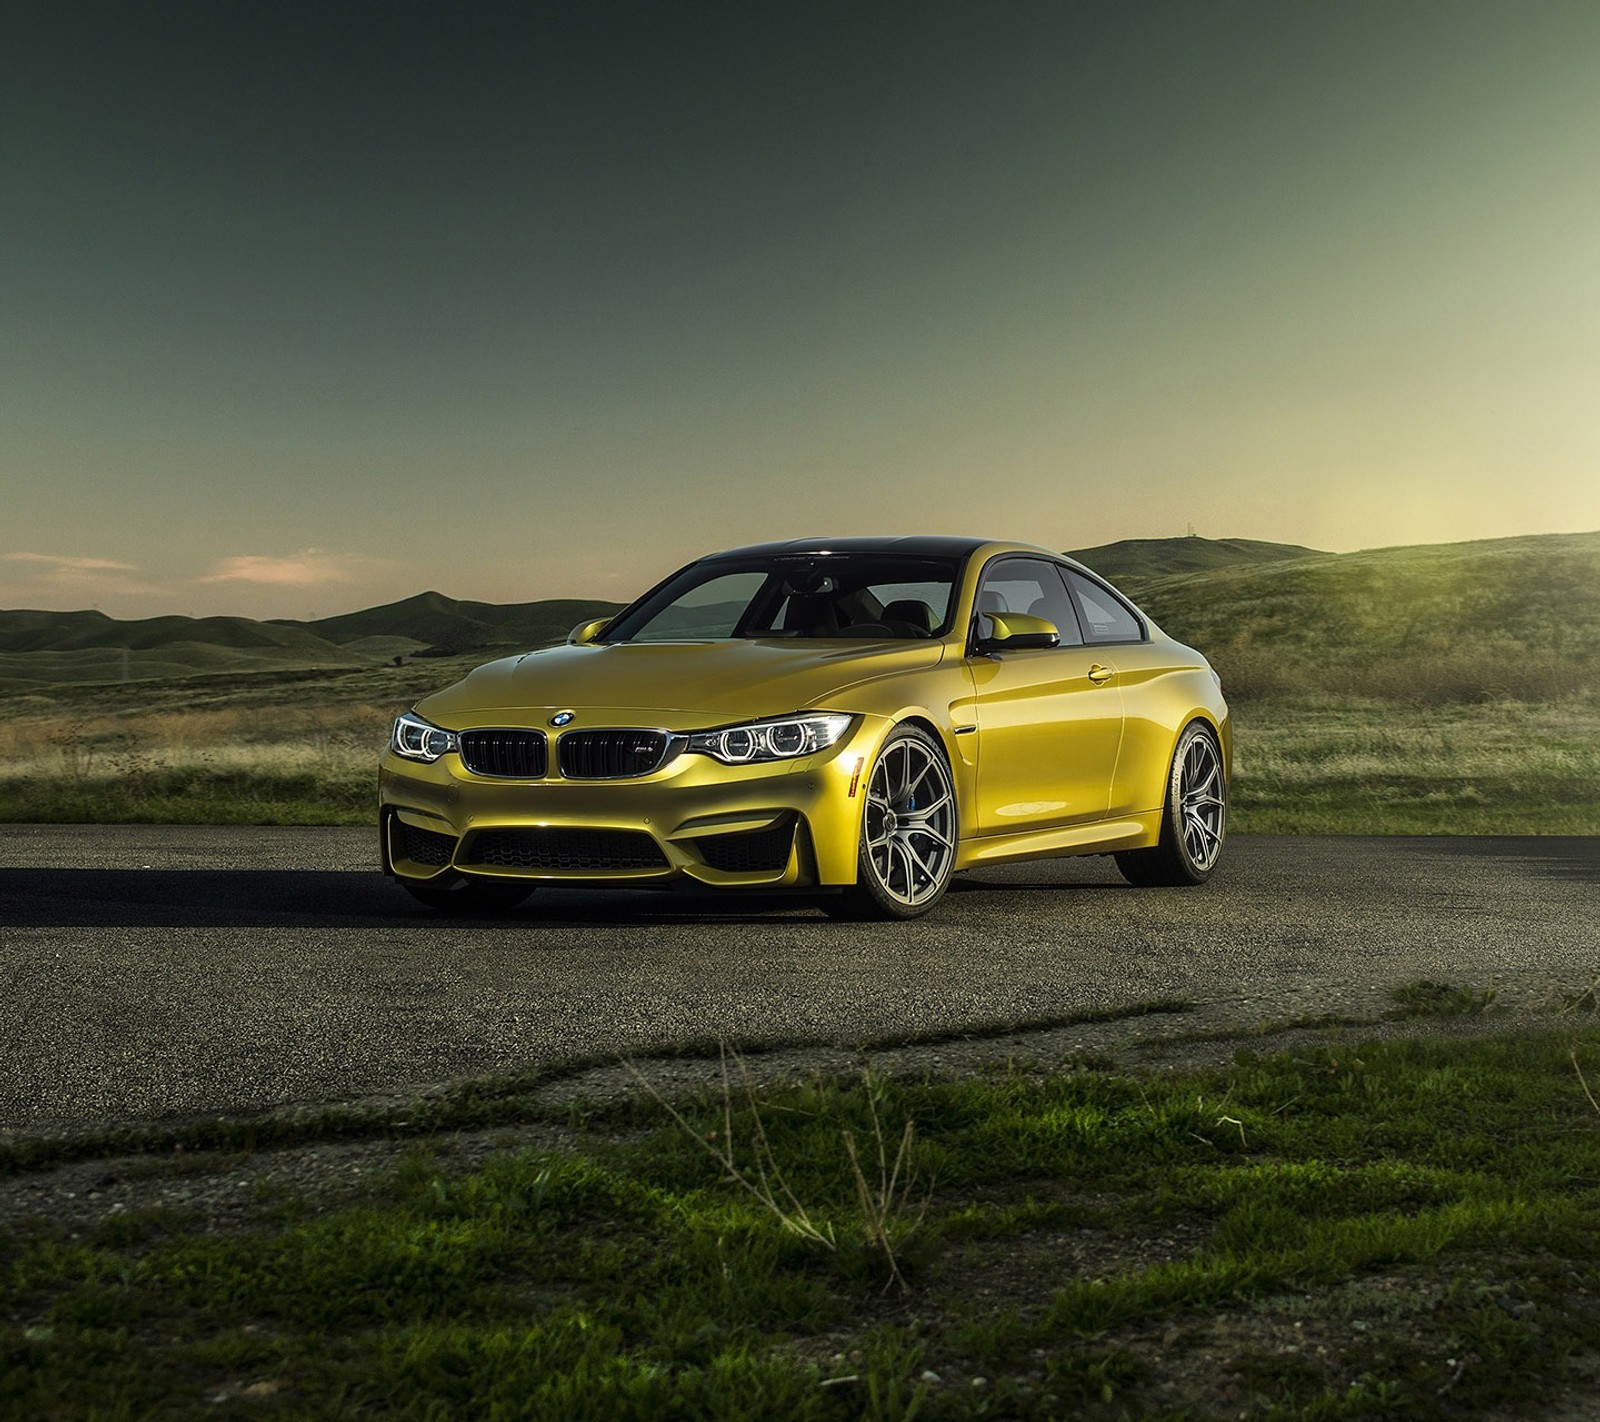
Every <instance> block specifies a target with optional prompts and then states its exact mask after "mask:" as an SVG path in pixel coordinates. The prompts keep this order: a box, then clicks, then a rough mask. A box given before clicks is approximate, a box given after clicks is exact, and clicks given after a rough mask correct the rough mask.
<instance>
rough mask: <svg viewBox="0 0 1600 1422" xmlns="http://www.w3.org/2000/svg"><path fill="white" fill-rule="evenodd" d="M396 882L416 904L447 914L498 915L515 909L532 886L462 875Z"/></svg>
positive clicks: (504, 880)
mask: <svg viewBox="0 0 1600 1422" xmlns="http://www.w3.org/2000/svg"><path fill="white" fill-rule="evenodd" d="M396 882H397V883H398V884H399V885H400V887H401V888H402V889H404V890H405V891H406V892H407V893H408V894H410V895H411V897H412V898H414V899H416V900H417V902H418V903H423V904H426V905H427V906H428V907H429V908H431V909H436V910H438V912H440V913H448V914H472V913H498V912H500V911H501V910H502V909H509V908H515V907H516V906H517V905H518V904H520V903H521V902H522V901H523V900H524V899H525V898H527V897H528V895H529V894H531V893H532V892H533V885H532V884H519V883H517V882H516V881H515V880H514V879H469V878H467V877H466V876H465V875H462V874H455V875H452V876H450V882H448V883H441V882H440V880H438V879H429V880H427V881H426V882H424V883H418V882H417V881H416V880H414V879H397V881H396Z"/></svg>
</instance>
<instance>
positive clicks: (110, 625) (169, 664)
mask: <svg viewBox="0 0 1600 1422" xmlns="http://www.w3.org/2000/svg"><path fill="white" fill-rule="evenodd" d="M616 609H617V604H616V603H610V602H594V601H586V600H583V599H571V598H555V599H550V600H548V601H545V602H529V603H513V604H508V605H505V606H498V605H496V604H493V603H484V602H458V601H457V600H456V599H454V598H448V597H445V596H443V595H442V594H440V593H422V594H419V595H418V596H417V597H414V598H407V599H406V600H405V601H403V602H397V603H390V604H388V605H387V606H384V607H373V608H367V609H365V610H364V611H361V612H352V613H347V614H345V615H343V616H340V617H327V618H322V619H320V620H318V621H315V622H291V621H272V622H256V621H253V620H252V619H250V618H248V617H200V618H195V617H154V618H147V619H141V620H136V621H119V620H118V619H116V618H113V617H107V616H106V615H105V614H104V613H102V612H40V611H33V610H20V611H14V612H6V611H0V691H3V690H10V691H20V690H30V689H35V688H41V687H46V686H52V685H59V684H63V683H78V684H83V683H95V682H119V681H148V680H157V679H160V680H165V679H168V678H172V677H184V676H204V675H210V674H216V673H224V672H225V673H230V674H237V673H246V672H273V671H288V670H304V669H308V668H317V667H331V668H337V667H364V666H373V665H376V664H379V663H383V662H389V661H392V660H394V659H395V658H396V657H404V656H412V655H430V654H431V655H449V654H454V653H460V652H483V653H484V654H485V656H486V657H487V656H489V655H492V654H493V653H495V652H497V651H502V650H505V649H519V648H529V647H539V646H544V645H545V644H547V643H549V642H554V641H558V640H560V639H561V638H562V637H564V636H566V634H567V633H568V632H569V631H570V630H571V629H572V628H573V626H575V625H576V624H577V623H579V622H583V621H585V620H587V619H588V618H591V617H601V616H605V615H606V614H607V613H610V612H614V611H616Z"/></svg>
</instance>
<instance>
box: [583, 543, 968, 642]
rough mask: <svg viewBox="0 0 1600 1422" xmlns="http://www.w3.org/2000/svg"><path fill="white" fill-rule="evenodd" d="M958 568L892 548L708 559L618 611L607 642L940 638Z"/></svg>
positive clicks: (950, 561) (942, 560) (947, 620)
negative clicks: (798, 638)
mask: <svg viewBox="0 0 1600 1422" xmlns="http://www.w3.org/2000/svg"><path fill="white" fill-rule="evenodd" d="M959 570H960V565H959V564H958V563H956V562H955V561H954V560H953V559H946V558H921V557H907V556H902V555H900V554H893V553H883V554H879V553H817V554H800V555H790V556H786V555H782V554H779V555H776V556H773V557H770V558H755V557H752V558H743V559H731V558H715V559H708V560H707V561H705V562H703V563H694V564H691V565H690V566H689V567H687V568H684V569H683V570H682V571H680V572H678V573H676V574H674V575H673V576H672V577H671V578H669V579H668V580H667V581H666V582H665V583H663V584H662V585H661V586H660V587H658V588H656V589H655V590H654V591H652V592H650V593H648V594H646V595H645V596H644V597H643V598H641V599H640V600H639V601H638V602H636V603H635V604H634V605H633V606H632V607H629V608H627V609H625V610H624V611H622V612H620V613H619V614H618V615H617V616H616V618H615V619H613V621H612V622H611V624H610V626H609V627H607V629H606V637H605V640H606V641H608V642H666V641H678V640H703V639H714V640H720V639H724V638H729V637H877V638H916V637H933V636H942V635H943V634H944V633H945V632H946V631H947V630H948V629H949V625H950V609H951V606H952V604H953V601H954V593H955V587H956V579H957V574H958V572H959Z"/></svg>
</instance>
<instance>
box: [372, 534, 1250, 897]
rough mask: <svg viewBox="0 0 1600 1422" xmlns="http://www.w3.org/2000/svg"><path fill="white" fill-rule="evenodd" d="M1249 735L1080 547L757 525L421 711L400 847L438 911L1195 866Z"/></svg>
mask: <svg viewBox="0 0 1600 1422" xmlns="http://www.w3.org/2000/svg"><path fill="white" fill-rule="evenodd" d="M1232 743H1233V738H1232V725H1231V722H1230V719H1229V715H1228V708H1227V704H1226V702H1225V701H1224V700H1223V696H1222V686H1221V682H1220V681H1219V679H1218V678H1217V676H1216V674H1215V673H1214V672H1213V671H1212V670H1211V667H1210V666H1209V665H1208V664H1207V662H1206V659H1205V658H1204V657H1203V656H1201V655H1200V653H1199V652H1197V651H1195V650H1194V649H1193V648H1191V647H1186V646H1184V645H1183V644H1182V643H1179V642H1176V641H1174V640H1173V639H1172V638H1170V637H1168V636H1166V635H1165V634H1164V633H1162V631H1161V630H1160V628H1158V627H1156V626H1155V624H1154V623H1152V622H1151V621H1150V619H1149V618H1148V617H1146V616H1145V615H1144V614H1143V613H1141V612H1140V611H1139V609H1138V608H1136V607H1135V606H1134V605H1133V604H1132V603H1131V602H1129V601H1128V599H1127V598H1125V597H1123V596H1122V595H1121V594H1120V593H1119V592H1117V591H1116V589H1114V588H1113V587H1111V586H1110V585H1109V584H1108V583H1106V582H1105V581H1103V580H1102V579H1101V578H1099V577H1097V576H1095V574H1094V573H1092V572H1090V571H1089V570H1088V569H1087V568H1085V567H1082V566H1081V565H1079V564H1077V563H1075V562H1073V561H1072V560H1071V559H1068V558H1064V557H1062V556H1061V555H1059V554H1056V553H1051V552H1048V551H1047V550H1045V549H1042V548H1035V547H1030V546H1028V545H1025V544H1017V543H997V542H988V541H985V540H983V539H977V538H942V537H940V538H935V537H925V538H840V539H803V540H797V541H794V542H788V543H771V544H763V545H761V546H758V547H752V548H739V549H735V550H733V551H731V552H727V553H718V554H715V555H714V556H712V557H708V558H702V559H700V560H699V561H698V562H694V563H691V564H690V565H689V566H688V567H686V568H683V569H681V570H680V571H678V572H676V573H674V574H673V575H672V576H671V577H669V578H667V579H666V580H665V581H664V582H662V583H660V584H658V585H657V586H656V587H653V588H651V589H650V591H649V592H647V593H645V594H644V596H643V597H641V598H639V600H638V601H637V602H635V603H633V604H632V605H631V606H629V607H626V608H624V609H623V610H622V611H621V612H619V613H617V614H616V616H614V617H611V618H609V619H607V620H605V621H600V622H591V623H587V624H585V625H583V626H581V627H578V628H576V629H575V630H574V631H573V633H572V635H571V636H570V637H569V638H568V639H567V643H566V645H564V646H558V647H550V648H546V649H544V650H542V651H536V652H530V653H527V654H526V655H522V656H512V657H506V658H504V659H502V660H500V661H495V662H490V663H489V664H488V665H487V666H483V667H479V668H478V669H477V670H476V671H474V672H472V673H471V674H470V675H469V676H467V677H466V678H465V680H463V681H461V682H458V683H457V684H456V685H454V686H451V687H449V688H447V689H446V690H443V691H440V692H438V693H436V694H435V695H432V696H429V697H427V698H426V699H425V700H423V701H420V702H418V703H417V705H416V706H415V707H414V708H413V710H411V711H410V712H408V713H407V714H406V715H404V716H401V717H400V718H399V719H398V720H397V721H396V722H395V726H394V733H393V736H392V739H391V741H390V744H389V748H388V750H387V751H386V753H385V754H384V756H383V761H382V766H381V771H380V794H379V800H380V809H379V813H380V843H381V848H382V854H383V868H384V872H385V873H387V874H390V875H392V876H393V877H394V878H395V879H396V881H397V882H398V883H400V884H401V885H402V886H403V887H404V888H406V889H408V890H409V891H410V892H411V893H412V894H414V895H415V896H416V897H417V898H418V899H420V900H422V901H423V902H424V903H426V904H429V905H432V906H434V907H438V908H442V909H446V910H449V909H472V910H482V909H489V908H496V907H505V906H510V905H512V904H515V903H517V902H520V901H521V900H522V899H523V898H525V897H526V896H527V895H528V893H530V892H531V891H532V890H533V889H534V888H536V887H537V886H539V885H559V886H562V887H576V886H585V885H587V886H592V887H617V886H644V887H649V886H663V887H664V886H667V885H671V884H674V883H682V882H685V881H698V882H699V883H700V884H704V885H715V886H718V887H722V888H727V889H734V890H750V889H756V888H768V887H770V888H774V889H778V888H783V889H803V890H809V891H814V892H816V894H817V896H818V901H819V903H820V904H821V905H822V906H823V907H824V908H825V909H827V910H828V911H829V912H832V913H834V914H836V915H839V916H847V917H857V918H888V919H896V918H912V917H915V916H917V915H919V914H922V913H926V912H927V911H928V910H929V909H930V908H932V907H933V906H934V904H936V903H937V902H938V901H939V898H940V897H941V895H943V894H944V892H945V890H946V888H947V887H948V886H949V884H950V880H951V876H952V875H954V874H958V873H960V872H962V871H963V870H967V869H975V868H979V867H981V866H984V865H993V864H1002V863H1007V862H1010V861H1013V860H1023V859H1041V858H1048V857H1052V856H1056V855H1070V854H1111V855H1114V856H1115V857H1116V862H1117V866H1118V868H1119V869H1120V870H1121V871H1122V874H1123V876H1124V877H1125V878H1126V879H1128V880H1129V881H1130V882H1131V883H1134V884H1138V885H1155V884H1170V885H1185V884H1199V883H1202V882H1204V881H1205V880H1206V879H1207V878H1209V877H1210V875H1211V873H1212V871H1213V869H1215V867H1216V865H1217V860H1218V856H1219V855H1220V854H1221V852H1222V845H1223V838H1224V835H1225V833H1226V828H1227V802H1228V777H1229V770H1230V766H1231V759H1232Z"/></svg>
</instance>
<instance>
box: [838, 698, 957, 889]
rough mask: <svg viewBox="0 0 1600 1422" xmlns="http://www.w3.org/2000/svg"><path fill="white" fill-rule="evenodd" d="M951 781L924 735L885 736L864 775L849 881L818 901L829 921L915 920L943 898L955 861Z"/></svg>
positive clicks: (908, 730)
mask: <svg viewBox="0 0 1600 1422" xmlns="http://www.w3.org/2000/svg"><path fill="white" fill-rule="evenodd" d="M957 825H958V817H957V814H956V792H955V783H954V781H953V780H952V779H951V776H950V763H949V762H948V761H947V760H946V759H945V756H944V748H943V747H942V746H941V745H940V744H939V743H938V742H937V741H936V740H934V738H933V737H932V736H930V735H929V734H928V733H927V732H926V731H924V730H921V729H919V728H918V727H916V726H901V727H899V728H898V729H896V730H894V731H892V732H891V733H890V735H889V737H888V739H887V740H886V741H884V743H883V748H882V749H881V750H880V751H879V752H878V759H877V761H876V762H875V763H874V765H873V767H872V774H871V775H870V776H869V777H868V778H867V803H866V806H865V810H864V813H863V814H862V817H861V845H860V851H859V853H858V855H857V858H856V882H855V883H854V884H852V885H851V886H850V887H849V888H847V889H846V890H845V891H844V892H843V893H842V894H840V895H838V896H837V897H835V898H829V899H826V900H824V901H823V908H824V910H825V911H826V912H827V913H829V914H830V915H832V916H833V917H834V918H851V919H862V918H875V919H885V918H890V919H893V918H917V917H919V916H920V915H922V914H925V913H927V911H928V910H929V909H931V908H932V907H933V906H934V905H935V904H936V903H938V902H939V900H940V899H941V898H942V897H943V896H944V891H945V890H946V889H947V888H949V886H950V875H951V874H952V873H953V872H954V870H955V864H956V837H957Z"/></svg>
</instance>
